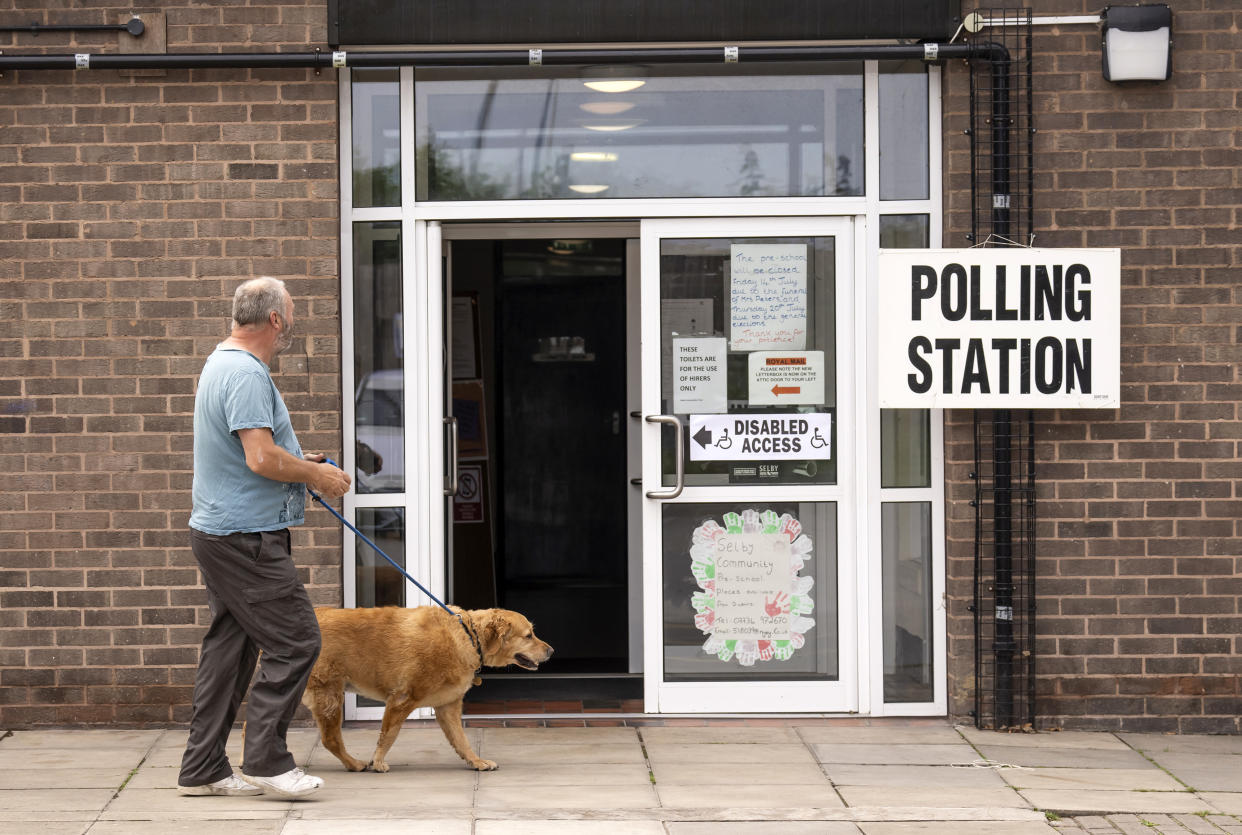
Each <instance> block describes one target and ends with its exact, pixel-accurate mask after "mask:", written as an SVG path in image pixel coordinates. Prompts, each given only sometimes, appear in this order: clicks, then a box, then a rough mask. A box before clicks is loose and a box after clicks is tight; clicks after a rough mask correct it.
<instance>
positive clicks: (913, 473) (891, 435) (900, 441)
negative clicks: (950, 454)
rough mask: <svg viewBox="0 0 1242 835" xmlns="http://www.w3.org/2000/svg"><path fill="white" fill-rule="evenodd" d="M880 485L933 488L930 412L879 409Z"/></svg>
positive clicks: (922, 410) (924, 410)
mask: <svg viewBox="0 0 1242 835" xmlns="http://www.w3.org/2000/svg"><path fill="white" fill-rule="evenodd" d="M880 486H881V487H931V413H930V412H929V411H928V410H927V409H881V410H880Z"/></svg>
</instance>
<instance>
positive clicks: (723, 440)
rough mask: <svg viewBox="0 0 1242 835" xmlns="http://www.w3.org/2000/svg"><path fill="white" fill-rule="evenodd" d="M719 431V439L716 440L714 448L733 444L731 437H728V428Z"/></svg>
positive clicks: (726, 447)
mask: <svg viewBox="0 0 1242 835" xmlns="http://www.w3.org/2000/svg"><path fill="white" fill-rule="evenodd" d="M720 433H721V434H720V440H719V441H716V449H728V448H729V447H731V446H733V439H732V438H730V437H729V430H728V429H721V430H720Z"/></svg>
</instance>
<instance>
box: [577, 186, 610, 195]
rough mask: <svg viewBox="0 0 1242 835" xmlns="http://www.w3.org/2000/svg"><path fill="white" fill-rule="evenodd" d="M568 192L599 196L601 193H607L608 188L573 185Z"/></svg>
mask: <svg viewBox="0 0 1242 835" xmlns="http://www.w3.org/2000/svg"><path fill="white" fill-rule="evenodd" d="M569 190H570V191H576V192H578V193H579V194H599V193H600V192H601V191H607V190H608V186H596V185H574V186H570V187H569Z"/></svg>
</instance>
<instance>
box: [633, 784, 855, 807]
mask: <svg viewBox="0 0 1242 835" xmlns="http://www.w3.org/2000/svg"><path fill="white" fill-rule="evenodd" d="M656 791H657V792H659V795H660V803H661V805H663V806H665V807H667V808H671V809H708V808H716V809H720V808H726V807H729V808H734V809H737V808H752V809H780V808H791V807H802V806H812V807H817V808H828V809H841V808H844V806H845V803H844V802H842V800H841V796H840V795H839V794H837V792H836V791H835V790H834V789H833V788H832V786H830V785H828V781H827V780H824V781H823V782H815V783H803V784H786V785H781V786H774V785H757V784H754V783H749V782H735V783H717V782H715V781H714V780H711V779H706V780H702V781H700V784H699V785H662V784H660V783H659V782H657V783H656Z"/></svg>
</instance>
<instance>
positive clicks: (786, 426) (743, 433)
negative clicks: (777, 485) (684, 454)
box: [690, 413, 832, 461]
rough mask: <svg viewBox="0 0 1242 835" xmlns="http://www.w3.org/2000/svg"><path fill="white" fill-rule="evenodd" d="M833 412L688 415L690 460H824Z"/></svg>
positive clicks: (829, 448) (829, 451) (828, 456)
mask: <svg viewBox="0 0 1242 835" xmlns="http://www.w3.org/2000/svg"><path fill="white" fill-rule="evenodd" d="M831 458H832V415H831V414H829V413H811V414H801V413H794V414H754V415H738V414H733V415H690V460H691V461H827V460H831Z"/></svg>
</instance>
